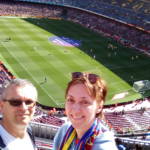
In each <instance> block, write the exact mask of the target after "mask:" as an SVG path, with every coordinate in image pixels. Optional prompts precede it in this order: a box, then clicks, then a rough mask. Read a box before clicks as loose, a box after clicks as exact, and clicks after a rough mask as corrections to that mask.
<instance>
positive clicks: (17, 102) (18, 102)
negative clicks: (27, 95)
mask: <svg viewBox="0 0 150 150" xmlns="http://www.w3.org/2000/svg"><path fill="white" fill-rule="evenodd" d="M3 101H4V102H8V103H9V104H10V105H11V106H14V107H19V106H21V105H22V103H25V104H26V105H27V106H29V107H33V106H34V105H35V104H36V102H35V101H32V100H25V101H22V100H15V99H11V100H6V99H5V100H3Z"/></svg>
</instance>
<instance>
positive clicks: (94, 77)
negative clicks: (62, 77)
mask: <svg viewBox="0 0 150 150" xmlns="http://www.w3.org/2000/svg"><path fill="white" fill-rule="evenodd" d="M84 77H87V79H88V80H89V82H90V83H91V84H95V83H96V81H97V79H98V78H99V76H98V75H96V74H93V73H89V74H84V73H82V72H73V73H72V80H74V79H82V78H84Z"/></svg>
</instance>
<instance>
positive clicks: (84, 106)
mask: <svg viewBox="0 0 150 150" xmlns="http://www.w3.org/2000/svg"><path fill="white" fill-rule="evenodd" d="M65 109H66V114H67V116H68V118H69V120H70V121H71V123H72V126H73V127H74V128H75V129H76V130H82V131H83V132H85V131H86V130H88V129H89V128H90V127H91V125H92V124H93V122H94V120H95V116H96V114H97V113H98V112H100V110H101V109H100V106H99V105H98V103H97V101H96V100H93V99H92V97H91V96H90V95H89V93H88V91H87V89H86V87H85V85H83V84H81V83H79V84H75V85H72V86H71V87H70V89H69V91H68V93H67V100H66V105H65Z"/></svg>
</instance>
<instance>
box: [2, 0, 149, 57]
mask: <svg viewBox="0 0 150 150" xmlns="http://www.w3.org/2000/svg"><path fill="white" fill-rule="evenodd" d="M38 2H40V1H38ZM0 14H1V15H8V16H9V15H15V16H23V17H38V18H42V17H44V18H57V19H60V18H65V19H67V20H70V21H73V22H75V23H79V24H81V25H83V26H85V27H87V28H90V29H91V30H93V31H95V32H98V33H100V34H103V35H104V36H108V37H110V38H113V39H115V40H116V41H118V42H119V43H121V44H123V45H125V46H128V47H133V48H137V49H139V50H141V51H143V52H145V53H147V54H149V53H150V45H149V42H150V36H149V32H150V31H149V29H147V28H137V27H136V26H134V25H133V24H128V23H123V22H120V21H118V20H116V19H115V18H113V19H112V18H110V17H108V16H103V15H100V14H94V13H93V12H89V11H85V10H82V9H78V8H73V7H68V6H67V7H64V6H59V5H46V4H41V3H40V4H39V3H27V2H15V3H9V2H6V1H5V2H1V5H0Z"/></svg>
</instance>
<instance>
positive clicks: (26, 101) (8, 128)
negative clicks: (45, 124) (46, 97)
mask: <svg viewBox="0 0 150 150" xmlns="http://www.w3.org/2000/svg"><path fill="white" fill-rule="evenodd" d="M36 102H37V90H36V88H35V87H34V85H33V84H32V83H31V82H29V81H28V80H25V79H12V80H11V81H10V82H9V83H8V84H7V85H6V86H5V87H4V89H3V92H2V94H1V97H0V110H1V113H2V120H0V150H35V149H36V148H35V143H34V137H33V136H32V133H31V130H29V128H28V124H29V122H30V120H31V119H32V117H33V115H34V112H35V105H36Z"/></svg>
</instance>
